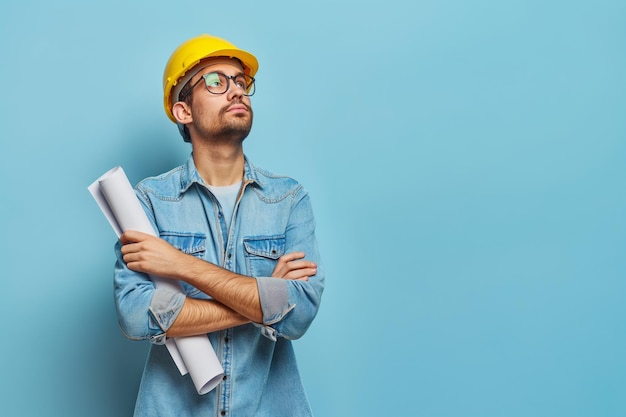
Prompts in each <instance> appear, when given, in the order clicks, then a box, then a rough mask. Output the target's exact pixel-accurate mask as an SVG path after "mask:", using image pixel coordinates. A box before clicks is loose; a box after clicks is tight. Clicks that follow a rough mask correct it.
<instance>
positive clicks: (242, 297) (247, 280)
mask: <svg viewBox="0 0 626 417" xmlns="http://www.w3.org/2000/svg"><path fill="white" fill-rule="evenodd" d="M185 258H186V261H185V265H184V266H183V267H182V268H179V269H178V276H176V277H175V278H177V279H179V280H182V281H185V282H187V283H189V284H190V285H193V286H194V287H196V288H197V289H199V290H200V291H202V292H204V293H205V294H208V295H210V296H211V297H213V298H214V299H216V300H217V301H219V302H220V303H221V304H223V305H225V306H226V307H228V308H230V309H232V310H234V311H235V312H237V313H238V314H240V315H242V316H243V317H245V318H247V319H248V320H250V321H254V322H256V323H261V322H262V321H263V312H262V310H261V301H260V298H259V290H258V287H257V282H256V279H254V278H251V277H247V276H244V275H239V274H235V273H234V272H231V271H228V270H226V269H224V268H220V267H219V266H216V265H214V264H212V263H210V262H206V261H204V260H202V259H198V258H195V257H193V256H191V255H187V256H186V257H185Z"/></svg>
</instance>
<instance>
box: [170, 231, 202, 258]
mask: <svg viewBox="0 0 626 417" xmlns="http://www.w3.org/2000/svg"><path fill="white" fill-rule="evenodd" d="M160 237H161V238H162V239H163V240H165V241H166V242H168V243H169V244H170V245H172V246H174V247H175V248H176V249H178V250H180V251H181V252H183V253H186V254H188V255H193V256H195V257H196V258H202V257H204V254H205V252H206V235H204V234H203V233H191V232H161V233H160Z"/></svg>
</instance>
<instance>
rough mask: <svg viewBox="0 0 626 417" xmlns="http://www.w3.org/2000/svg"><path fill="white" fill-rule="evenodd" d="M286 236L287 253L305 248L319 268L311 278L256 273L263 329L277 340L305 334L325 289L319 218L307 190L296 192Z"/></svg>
mask: <svg viewBox="0 0 626 417" xmlns="http://www.w3.org/2000/svg"><path fill="white" fill-rule="evenodd" d="M285 238H286V249H285V253H291V252H304V253H305V259H306V260H309V261H312V262H315V263H316V264H317V267H318V268H317V274H316V275H314V276H312V277H309V280H308V281H295V280H289V279H281V278H272V277H256V280H257V286H258V290H259V298H260V300H261V309H262V310H263V323H262V325H263V326H261V327H262V332H263V334H264V335H265V336H266V337H269V338H270V339H274V340H275V338H277V337H283V338H286V339H298V338H300V337H301V336H302V335H304V333H305V332H306V331H307V329H308V328H309V326H310V325H311V323H312V322H313V319H314V318H315V316H316V315H317V312H318V310H319V306H320V302H321V298H322V293H323V291H324V281H325V274H324V269H323V267H322V265H321V260H320V256H319V251H318V247H317V240H316V237H315V219H314V216H313V211H312V208H311V203H310V199H309V196H308V194H307V193H306V192H304V191H301V192H300V193H298V194H296V196H295V201H294V205H293V207H292V210H291V213H290V216H289V223H288V226H287V230H286V233H285Z"/></svg>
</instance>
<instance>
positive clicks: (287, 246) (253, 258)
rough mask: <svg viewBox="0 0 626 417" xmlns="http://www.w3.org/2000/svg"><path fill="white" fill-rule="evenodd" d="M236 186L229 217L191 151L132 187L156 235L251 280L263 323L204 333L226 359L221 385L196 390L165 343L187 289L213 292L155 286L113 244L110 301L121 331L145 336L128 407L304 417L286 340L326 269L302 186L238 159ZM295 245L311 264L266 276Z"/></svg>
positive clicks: (312, 303) (149, 412) (313, 310)
mask: <svg viewBox="0 0 626 417" xmlns="http://www.w3.org/2000/svg"><path fill="white" fill-rule="evenodd" d="M242 187H243V190H242V192H241V193H240V196H239V198H238V200H237V203H236V205H235V210H234V213H233V217H232V220H231V224H230V225H227V224H225V221H224V216H223V213H222V210H221V207H220V205H219V202H218V201H217V199H216V198H215V196H214V195H213V194H212V193H211V192H210V191H209V189H208V188H207V187H206V185H205V183H204V181H203V180H202V178H201V177H200V175H199V174H198V171H197V170H196V167H195V165H194V162H193V158H192V157H191V156H190V157H189V159H188V160H187V163H186V164H185V165H182V166H179V167H177V168H175V169H173V170H171V171H169V172H167V173H165V174H162V175H160V176H157V177H151V178H147V179H145V180H143V181H141V182H140V183H139V184H138V185H137V187H136V193H137V196H138V197H139V200H140V201H141V203H142V204H143V206H144V209H145V211H146V213H147V215H148V218H149V219H150V221H151V222H152V225H153V226H154V227H155V230H157V231H158V233H159V236H160V237H161V238H162V239H164V240H166V241H168V242H169V243H170V244H172V245H173V246H174V247H176V248H178V249H180V250H181V251H183V252H185V253H188V254H191V255H194V256H196V257H198V258H201V259H204V260H206V261H208V262H211V263H213V264H216V265H220V266H222V267H223V268H226V269H228V270H231V271H234V272H236V273H239V274H243V275H247V276H250V277H253V278H255V279H256V280H257V284H258V290H259V297H260V301H261V308H262V311H263V323H253V324H246V325H242V326H237V327H233V328H230V329H226V330H223V331H219V332H213V333H210V334H208V337H209V339H210V341H211V344H212V345H213V348H214V349H215V352H216V353H217V356H218V358H219V360H220V361H221V363H222V366H223V368H224V372H225V377H224V380H223V381H222V382H221V383H220V385H219V386H218V387H217V388H215V389H214V390H213V391H211V392H209V393H208V394H205V395H198V394H197V392H196V390H195V388H194V385H193V383H192V381H191V378H190V377H189V375H186V376H181V375H180V373H179V372H178V369H177V368H176V365H175V364H174V362H173V360H172V359H171V357H170V355H169V353H168V351H167V348H166V347H165V346H164V345H163V343H164V342H165V337H166V334H167V330H168V329H169V327H170V326H171V325H172V323H173V322H174V320H175V319H176V317H177V316H178V313H179V312H180V310H181V308H182V305H183V303H184V300H185V297H194V298H205V299H208V298H210V297H209V296H208V295H207V294H205V293H202V292H201V291H199V290H198V289H196V288H195V287H193V286H191V285H189V284H187V283H184V282H183V283H182V286H183V290H184V292H185V294H182V293H176V292H169V291H167V290H162V289H161V287H159V290H158V291H156V290H155V286H154V284H153V283H152V281H150V279H149V278H148V277H147V276H146V275H145V274H143V273H138V272H134V271H131V270H129V269H128V268H127V267H126V264H125V263H124V262H123V260H122V257H121V253H120V244H119V243H117V244H116V247H115V252H116V255H117V262H116V264H115V277H114V284H115V304H116V309H117V315H118V320H119V323H120V327H121V329H122V331H123V333H124V334H125V336H126V337H128V338H129V339H133V340H149V341H150V342H151V343H152V344H151V347H150V352H149V355H148V359H147V362H146V366H145V369H144V373H143V376H142V380H141V384H140V387H139V394H138V397H137V403H136V406H135V416H150V417H154V416H177V417H183V416H220V417H221V416H233V417H251V416H259V417H260V416H268V417H280V416H290V417H297V416H310V415H312V413H311V410H310V407H309V403H308V400H307V398H306V394H305V392H304V389H303V386H302V382H301V379H300V374H299V371H298V368H297V364H296V358H295V355H294V351H293V347H292V342H291V340H294V339H297V338H299V337H301V336H302V335H303V334H304V333H305V332H306V330H307V328H308V327H309V325H310V324H311V322H312V321H313V319H314V318H315V315H316V314H317V311H318V308H319V304H320V301H321V296H322V292H323V289H324V272H323V269H322V267H321V265H320V259H319V254H318V249H317V243H316V238H315V220H314V218H313V212H312V209H311V202H310V199H309V195H308V193H307V192H306V191H304V189H303V188H302V186H301V185H300V184H299V183H298V182H296V181H295V180H293V179H291V178H288V177H284V176H276V175H274V174H271V173H269V172H267V171H264V170H262V169H259V168H257V167H255V166H253V165H252V164H251V163H250V162H249V161H248V159H247V158H246V161H245V169H244V179H243V185H242ZM295 251H302V252H304V253H305V254H306V259H307V260H310V261H313V262H316V263H317V264H318V272H317V274H316V275H315V276H313V277H310V278H309V280H308V281H293V280H286V279H279V278H272V277H271V274H272V271H273V269H274V266H275V264H276V262H277V260H278V258H279V257H280V256H282V255H283V254H286V253H289V252H295Z"/></svg>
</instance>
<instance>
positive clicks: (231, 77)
mask: <svg viewBox="0 0 626 417" xmlns="http://www.w3.org/2000/svg"><path fill="white" fill-rule="evenodd" d="M211 74H218V75H223V76H224V78H226V90H224V91H223V92H221V93H214V92H213V91H211V90H209V86H208V85H207V78H208V77H209V75H211ZM241 76H244V77H247V78H249V79H250V80H251V81H252V82H251V83H250V84H249V85H248V86H247V87H246V88H243V87H240V88H241V89H242V90H243V91H244V93H243V95H244V96H246V97H252V96H253V95H254V93H255V92H256V85H255V84H254V83H255V82H256V79H255V78H254V77H253V76H251V75H248V74H246V73H243V72H240V73H239V74H236V75H226V74H224V73H223V72H222V71H211V72H207V73H206V74H203V75H202V76H200V79H199V80H198V81H196V82H195V83H193V85H192V86H191V87H189V89H187V91H185V90H186V88H185V87H186V86H185V87H183V88H182V89H181V90H180V93H179V94H178V101H184V100H185V98H187V97H188V96H189V95H190V94H191V93H192V92H193V89H194V88H196V86H197V85H198V84H200V82H201V81H202V80H204V87H205V88H206V91H208V92H209V93H211V94H214V95H216V96H221V95H222V94H226V93H227V92H228V90H230V80H235V79H236V78H237V77H241ZM189 82H191V80H189ZM189 82H188V83H189ZM233 85H235V86H237V83H236V82H234V81H233ZM250 89H252V94H248V93H247V91H248V90H250ZM183 93H184V94H183Z"/></svg>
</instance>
